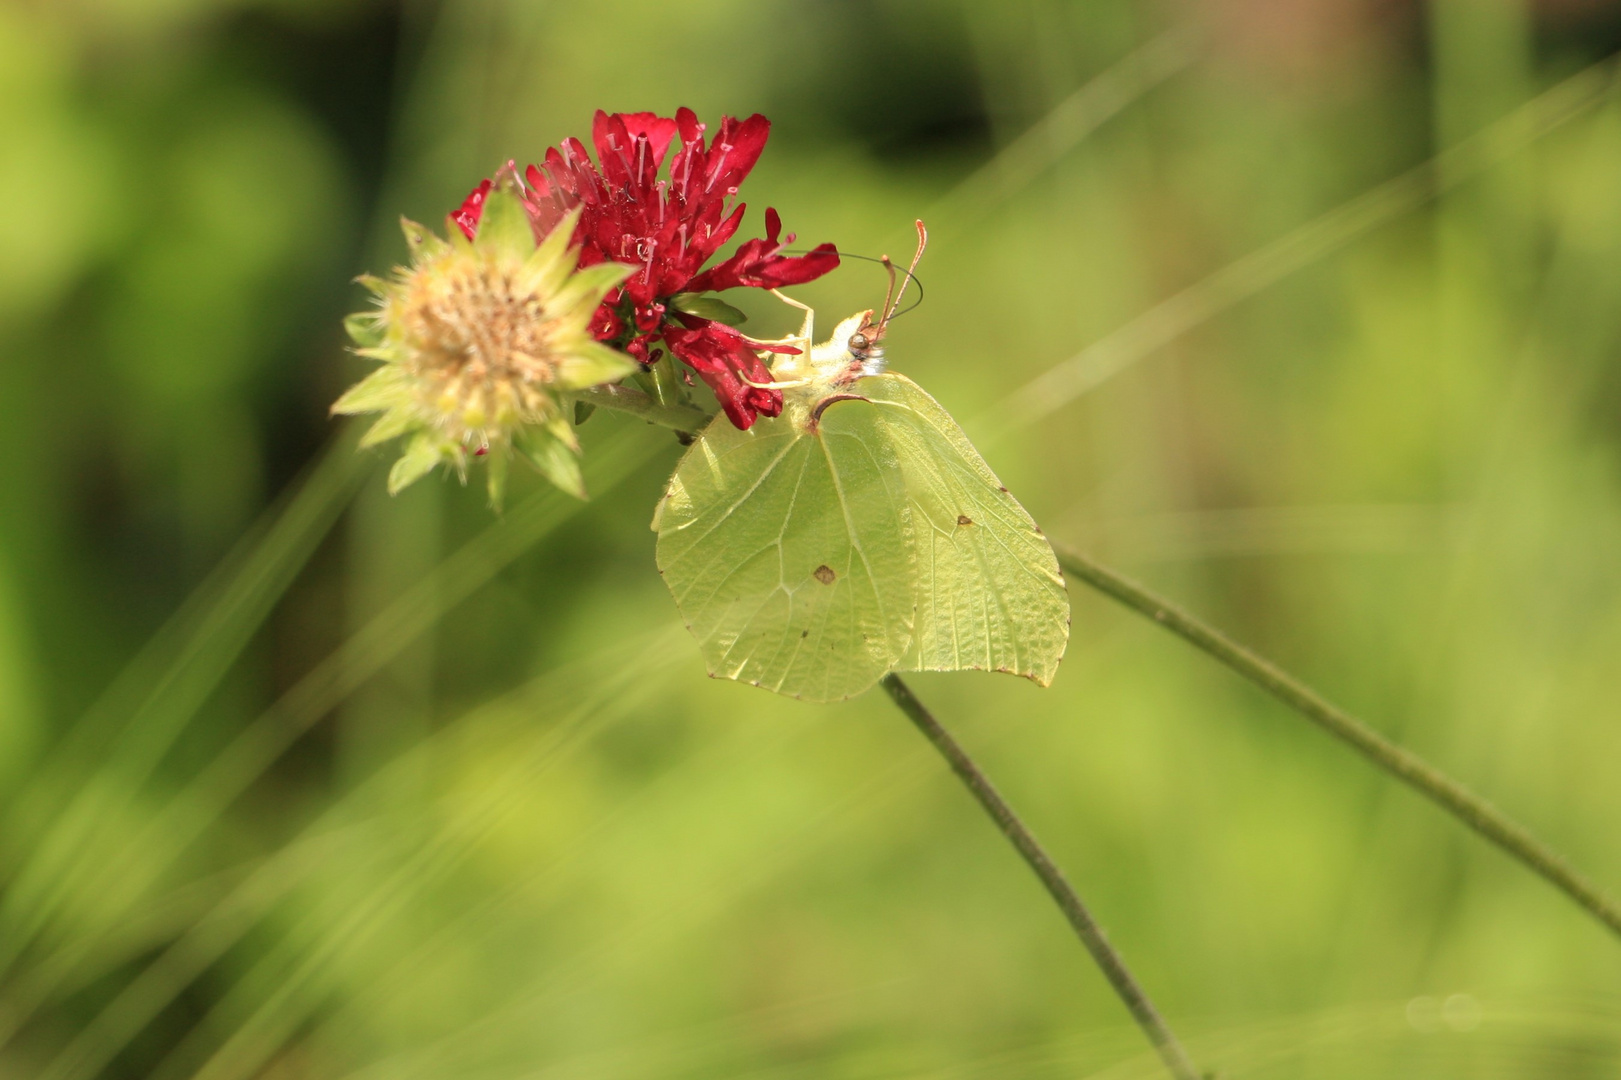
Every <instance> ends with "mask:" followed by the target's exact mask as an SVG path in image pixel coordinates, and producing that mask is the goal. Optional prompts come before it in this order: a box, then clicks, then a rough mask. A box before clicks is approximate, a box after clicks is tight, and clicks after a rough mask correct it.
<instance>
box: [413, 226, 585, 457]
mask: <svg viewBox="0 0 1621 1080" xmlns="http://www.w3.org/2000/svg"><path fill="white" fill-rule="evenodd" d="M530 277H531V275H525V274H524V273H523V267H522V265H521V264H519V263H517V262H515V261H512V260H503V259H491V258H485V257H483V256H481V255H480V254H479V253H475V252H469V251H450V252H446V253H444V254H442V255H441V256H440V257H439V258H437V259H433V260H431V261H430V262H428V263H427V264H426V265H422V266H417V267H414V268H412V269H411V270H409V271H407V272H406V273H405V275H404V276H403V277H402V278H401V279H400V281H399V282H398V285H397V287H396V290H395V292H394V294H393V296H392V297H391V298H390V301H389V304H388V310H387V311H386V313H385V319H386V320H387V321H388V322H389V323H392V324H393V325H394V326H395V327H397V332H398V333H399V334H400V337H401V344H402V345H403V346H404V348H403V349H402V362H403V366H404V368H405V370H406V371H407V372H408V373H409V374H410V375H411V377H412V378H413V380H415V381H416V383H417V385H418V387H419V388H420V393H421V399H420V400H422V401H423V403H424V404H425V405H428V406H429V411H430V412H431V413H432V414H435V415H434V416H433V419H434V421H435V426H436V427H438V428H440V430H443V431H445V432H446V434H449V435H452V436H453V437H458V438H472V437H479V436H482V435H484V433H485V432H486V431H487V430H488V429H491V428H494V429H497V430H504V429H507V428H510V427H511V426H512V425H514V424H516V423H520V422H525V421H533V420H536V419H540V418H543V417H544V416H545V415H547V413H548V412H549V408H548V400H547V395H546V388H547V387H549V386H550V385H551V383H552V382H553V381H554V379H555V378H556V375H557V370H558V366H559V364H560V362H561V357H560V356H559V355H558V352H557V349H556V347H555V343H554V340H553V338H554V333H555V330H556V326H557V324H556V321H555V320H553V319H548V317H547V316H548V312H547V309H546V302H545V299H544V298H543V297H541V296H540V295H539V294H538V293H537V292H536V291H535V288H534V286H533V285H532V284H529V283H528V280H526V279H528V278H530ZM457 429H459V430H457Z"/></svg>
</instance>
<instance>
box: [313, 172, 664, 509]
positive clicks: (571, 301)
mask: <svg viewBox="0 0 1621 1080" xmlns="http://www.w3.org/2000/svg"><path fill="white" fill-rule="evenodd" d="M577 219H578V213H577V212H576V213H573V214H570V215H568V216H567V217H565V218H564V219H563V220H562V222H561V223H560V224H558V226H557V227H556V228H555V229H553V230H552V232H551V233H550V235H548V236H547V237H546V238H545V240H543V241H542V242H541V243H540V244H539V245H538V246H537V245H536V243H535V239H534V236H533V234H532V232H531V230H530V226H529V219H528V216H527V214H525V212H524V208H523V204H522V201H521V200H520V198H519V196H518V194H517V193H516V191H515V190H513V189H512V187H511V186H510V185H509V184H500V185H498V186H497V187H496V188H495V189H494V190H492V191H491V192H490V194H489V197H488V200H487V201H486V203H485V206H484V212H483V218H482V221H481V222H480V223H479V228H478V232H477V235H476V238H475V239H473V240H468V239H467V238H466V236H465V235H464V234H463V233H462V232H461V230H460V229H459V228H457V227H456V226H455V224H454V223H451V224H450V225H449V226H448V227H447V230H446V231H447V233H448V235H449V239H448V240H442V239H440V238H439V237H437V236H435V235H433V234H432V233H430V232H429V231H428V230H427V229H424V228H423V227H422V226H420V225H417V224H415V223H413V222H409V221H406V222H404V223H403V224H404V228H405V238H406V241H407V242H408V243H409V244H410V246H411V248H412V251H413V257H412V262H411V266H410V267H409V268H401V269H399V270H397V271H396V272H395V275H394V278H393V280H390V281H383V280H379V279H377V278H372V277H367V278H362V279H361V280H362V281H363V282H364V283H365V284H366V286H367V287H368V288H370V289H371V290H372V291H373V292H374V293H376V294H377V297H378V307H377V309H376V310H374V311H368V312H364V313H361V314H358V315H352V316H350V317H349V319H348V320H347V321H346V324H345V325H346V326H347V327H348V330H349V333H350V335H351V336H352V337H353V338H354V339H355V341H356V342H357V343H358V344H359V345H360V346H361V347H360V348H358V349H357V350H356V352H358V353H359V354H360V355H361V356H366V357H370V358H371V359H374V360H380V361H382V362H383V366H382V367H381V368H379V369H378V370H376V371H374V372H372V374H371V375H369V376H368V377H367V378H366V379H364V380H363V381H362V382H360V383H359V384H358V385H356V386H354V387H352V388H351V389H350V390H349V392H348V393H346V394H344V395H343V396H342V397H341V398H339V399H338V402H337V404H335V405H333V406H332V411H333V412H335V413H371V412H380V413H382V414H383V415H382V416H381V417H380V418H379V419H378V421H377V422H376V423H375V424H373V425H372V427H371V430H369V431H368V432H367V433H366V436H365V438H363V439H362V440H361V445H362V446H373V445H375V444H377V443H380V442H384V441H386V440H388V439H392V438H394V437H396V436H400V435H409V436H410V441H409V442H408V443H407V444H406V446H405V450H404V452H403V454H402V455H401V457H400V459H399V460H398V461H397V462H395V464H394V468H393V470H392V471H391V472H390V473H389V477H388V487H389V491H390V492H397V491H399V490H400V489H401V488H404V487H405V486H406V485H408V484H411V483H413V482H414V481H416V480H418V479H419V478H421V477H422V476H424V475H425V474H427V473H428V472H430V471H431V470H432V469H433V468H434V466H436V465H438V464H440V463H441V462H444V463H447V464H449V465H451V466H452V467H454V468H455V469H456V471H457V472H458V473H459V474H461V475H462V476H463V477H464V478H465V476H466V470H467V463H468V459H469V458H470V457H479V456H482V457H484V458H485V459H486V460H487V462H488V464H489V491H490V501H491V502H492V503H496V504H499V503H500V501H501V497H502V493H503V489H504V486H505V481H506V467H507V461H508V458H509V457H510V455H511V453H512V451H513V450H516V451H518V452H519V453H520V454H522V455H523V457H524V458H526V459H527V460H528V461H530V462H531V463H532V464H533V465H535V466H536V467H537V468H538V469H539V470H540V471H541V472H542V473H543V474H544V475H545V476H546V477H547V478H548V479H550V480H551V481H552V482H553V483H554V484H556V485H557V486H558V487H560V488H562V489H563V490H565V491H567V492H569V493H570V494H573V495H577V496H579V497H581V498H584V497H585V487H584V484H583V482H582V480H581V477H580V465H579V460H578V455H579V443H578V441H577V440H576V439H575V436H574V429H573V426H572V424H571V423H570V417H569V414H568V411H567V410H566V409H564V408H563V404H562V402H561V400H560V399H559V397H558V395H559V393H560V392H566V391H569V390H579V389H583V388H585V387H588V386H594V385H597V384H599V383H605V382H612V381H614V380H617V379H621V378H623V377H624V376H626V375H628V374H630V373H631V372H633V371H635V370H636V363H635V361H634V360H632V359H631V358H630V357H628V356H626V355H625V354H623V353H621V352H619V351H617V350H615V349H611V348H609V347H607V346H606V345H602V344H600V343H599V342H597V341H596V340H594V339H593V338H592V337H591V334H590V332H589V330H588V329H587V327H588V324H589V323H590V320H591V316H592V314H593V313H594V312H595V311H596V309H597V305H598V304H600V303H601V302H602V298H603V296H604V295H605V294H606V293H607V292H608V291H609V290H610V289H612V288H613V287H614V286H616V285H618V284H619V283H620V282H621V281H623V280H624V279H625V277H626V276H627V275H629V274H630V273H631V272H632V269H633V268H632V267H628V266H624V265H622V264H620V263H602V264H599V265H596V266H592V267H589V268H587V269H584V270H577V269H576V266H577V265H578V262H579V249H578V248H572V247H570V246H569V239H570V237H571V236H572V235H573V233H574V226H575V222H576V221H577Z"/></svg>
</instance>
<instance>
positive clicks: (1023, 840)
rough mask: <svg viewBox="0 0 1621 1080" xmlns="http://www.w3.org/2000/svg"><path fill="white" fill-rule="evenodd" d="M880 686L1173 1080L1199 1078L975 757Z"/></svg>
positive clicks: (917, 708) (896, 684)
mask: <svg viewBox="0 0 1621 1080" xmlns="http://www.w3.org/2000/svg"><path fill="white" fill-rule="evenodd" d="M883 687H884V690H885V691H887V692H888V694H889V696H890V697H891V698H892V699H894V701H895V704H896V705H898V706H900V710H901V712H903V713H905V714H906V716H907V718H908V719H910V720H911V721H912V723H914V724H916V725H917V727H918V730H919V731H921V732H923V735H924V737H925V738H927V739H928V740H929V741H930V742H931V743H933V744H934V748H935V749H936V750H938V751H940V754H941V755H942V756H943V757H944V758H945V759H946V761H947V762H949V763H950V765H951V771H952V772H954V773H956V774H957V776H958V777H959V778H960V779H961V780H962V782H963V783H964V784H966V785H968V790H969V791H971V792H972V793H973V795H974V798H976V799H978V800H979V805H980V806H982V807H984V808H985V812H986V813H987V814H989V815H990V816H991V820H992V821H994V822H996V827H997V828H998V829H1000V830H1002V835H1003V836H1005V837H1007V838H1008V842H1009V843H1011V844H1012V845H1013V846H1014V848H1016V849H1017V850H1018V852H1019V854H1020V855H1021V856H1023V857H1024V861H1025V862H1026V863H1028V864H1029V866H1030V869H1032V870H1034V871H1035V872H1036V876H1037V877H1038V878H1040V879H1041V883H1042V884H1043V885H1045V886H1046V887H1047V892H1048V893H1050V894H1051V895H1052V898H1053V900H1054V901H1056V902H1057V904H1058V907H1059V910H1061V911H1062V912H1063V913H1064V918H1066V919H1068V920H1069V924H1070V926H1072V927H1074V929H1075V934H1076V936H1077V937H1079V938H1080V939H1081V944H1083V945H1085V946H1086V951H1087V952H1089V953H1091V954H1092V959H1093V960H1095V961H1096V962H1097V965H1098V967H1100V968H1102V969H1103V975H1104V977H1105V978H1107V979H1108V980H1109V985H1111V986H1113V987H1114V991H1115V993H1116V994H1118V995H1120V1000H1121V1001H1123V1002H1125V1003H1126V1008H1127V1009H1128V1010H1130V1012H1131V1016H1132V1019H1133V1020H1136V1021H1137V1026H1138V1027H1140V1028H1142V1029H1143V1034H1145V1035H1147V1036H1148V1041H1149V1042H1151V1043H1153V1044H1154V1049H1155V1050H1157V1051H1159V1056H1160V1057H1161V1059H1163V1060H1164V1062H1165V1067H1166V1069H1168V1070H1169V1071H1170V1073H1171V1075H1172V1076H1174V1077H1176V1078H1177V1080H1199V1070H1198V1069H1196V1068H1194V1066H1193V1062H1192V1060H1190V1059H1189V1057H1188V1055H1187V1051H1185V1050H1183V1049H1182V1044H1181V1043H1180V1042H1178V1041H1177V1038H1176V1036H1175V1035H1173V1034H1171V1029H1170V1028H1168V1027H1166V1025H1165V1020H1164V1019H1163V1018H1162V1017H1161V1016H1160V1014H1159V1010H1158V1009H1156V1008H1154V1004H1153V1002H1151V1001H1149V1000H1148V995H1147V994H1145V993H1144V992H1143V988H1142V987H1141V986H1139V985H1138V984H1137V980H1136V979H1135V978H1134V977H1133V976H1132V974H1131V971H1130V970H1129V969H1127V967H1126V962H1125V961H1124V960H1122V959H1121V957H1120V954H1119V953H1117V952H1115V950H1114V946H1112V945H1110V944H1109V939H1108V938H1107V937H1106V936H1105V935H1104V933H1103V930H1102V928H1100V927H1099V926H1098V924H1097V922H1096V920H1094V919H1093V918H1092V913H1091V912H1089V911H1087V910H1086V905H1085V904H1083V903H1081V898H1080V897H1079V896H1077V895H1076V894H1075V890H1074V888H1073V887H1071V885H1070V883H1069V882H1068V881H1067V880H1066V879H1065V878H1064V874H1063V872H1062V871H1061V870H1059V869H1058V867H1057V866H1056V865H1054V864H1053V861H1052V859H1051V858H1050V857H1049V856H1048V855H1047V852H1046V851H1044V850H1043V849H1042V847H1041V844H1040V843H1038V842H1037V841H1036V838H1035V837H1034V836H1033V835H1032V834H1031V832H1030V830H1029V829H1028V828H1026V827H1025V824H1024V822H1022V821H1020V820H1019V816H1018V815H1017V814H1015V813H1014V812H1013V808H1012V807H1011V806H1009V805H1008V804H1007V802H1006V800H1004V799H1003V798H1002V796H1001V795H1000V794H999V793H998V792H997V790H996V788H995V787H994V786H993V785H992V784H991V782H990V780H989V779H988V778H987V777H986V776H985V774H984V773H983V772H981V771H980V769H979V766H978V765H976V764H974V759H973V758H971V757H969V756H968V752H967V751H965V750H964V749H963V748H962V747H961V746H960V745H958V743H957V740H955V739H953V738H952V737H951V733H950V732H949V731H947V730H946V729H945V728H943V727H941V726H940V722H939V721H938V720H936V719H935V718H934V717H933V715H931V714H930V712H929V710H928V709H927V708H925V707H924V705H923V703H922V702H921V701H919V700H918V699H917V697H916V695H914V694H913V693H912V690H911V688H910V687H908V686H907V685H906V684H905V683H904V682H902V681H901V679H900V677H899V676H898V675H895V674H894V673H890V674H888V675H885V676H884V678H883Z"/></svg>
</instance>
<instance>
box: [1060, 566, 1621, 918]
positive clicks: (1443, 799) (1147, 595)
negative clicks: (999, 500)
mask: <svg viewBox="0 0 1621 1080" xmlns="http://www.w3.org/2000/svg"><path fill="white" fill-rule="evenodd" d="M1056 550H1057V552H1058V565H1059V566H1061V567H1063V569H1064V572H1065V573H1067V574H1069V575H1071V576H1072V577H1077V578H1080V579H1081V580H1082V581H1084V582H1086V583H1087V584H1088V585H1091V586H1092V587H1093V588H1095V589H1097V590H1098V591H1100V592H1103V593H1106V594H1107V595H1109V596H1111V597H1113V598H1114V599H1116V600H1118V601H1120V602H1121V603H1122V604H1125V605H1126V606H1127V607H1129V608H1131V609H1132V610H1134V611H1137V612H1139V613H1141V614H1143V615H1146V616H1148V617H1149V618H1150V619H1153V620H1154V621H1155V622H1157V623H1159V624H1160V625H1161V626H1163V627H1165V628H1166V629H1167V630H1169V631H1171V632H1172V633H1173V634H1176V635H1177V636H1178V637H1180V638H1182V639H1183V640H1184V641H1187V642H1189V643H1190V644H1192V645H1193V646H1194V647H1196V648H1198V649H1200V650H1202V651H1204V652H1205V653H1208V654H1209V655H1210V656H1213V657H1215V658H1216V659H1217V660H1219V661H1221V662H1222V663H1223V664H1226V665H1227V666H1228V667H1230V668H1232V669H1233V670H1234V671H1236V672H1238V673H1239V674H1240V675H1242V676H1244V678H1246V679H1248V680H1249V681H1250V682H1252V683H1254V684H1255V685H1256V686H1259V687H1260V688H1261V689H1262V690H1265V691H1266V692H1267V693H1269V694H1271V695H1272V696H1273V697H1275V698H1277V699H1278V700H1279V701H1281V702H1283V703H1284V704H1285V705H1288V706H1289V707H1290V708H1292V709H1294V710H1295V711H1297V712H1299V713H1300V714H1301V715H1303V716H1305V717H1306V718H1307V719H1308V720H1311V721H1313V722H1314V723H1316V724H1317V725H1318V726H1320V727H1322V728H1323V729H1324V730H1326V731H1327V732H1328V733H1329V734H1331V735H1334V736H1336V737H1337V738H1339V739H1341V740H1342V741H1344V742H1346V743H1348V744H1350V746H1351V747H1352V748H1354V749H1356V750H1358V751H1360V752H1361V753H1362V754H1363V755H1364V756H1365V757H1367V758H1368V760H1370V761H1372V762H1373V763H1374V764H1375V765H1377V766H1379V768H1381V769H1384V770H1385V771H1386V772H1388V773H1390V774H1391V775H1392V776H1394V777H1396V779H1398V780H1401V781H1402V782H1403V783H1405V784H1407V785H1408V786H1409V787H1411V788H1413V789H1414V790H1415V791H1417V792H1419V793H1420V794H1421V795H1424V796H1425V797H1427V798H1429V799H1431V800H1432V801H1434V802H1436V803H1438V804H1440V805H1441V806H1442V807H1443V808H1444V809H1446V810H1449V811H1451V812H1452V814H1453V815H1454V816H1456V817H1457V818H1458V819H1459V820H1460V821H1462V822H1463V823H1464V824H1465V825H1467V826H1469V827H1470V828H1471V829H1473V830H1475V831H1476V832H1477V833H1479V834H1480V835H1481V836H1484V837H1485V838H1486V839H1487V840H1490V841H1491V842H1492V843H1494V844H1496V845H1497V846H1498V847H1500V848H1502V849H1503V850H1504V851H1506V852H1508V853H1509V854H1510V855H1512V856H1513V857H1514V858H1516V859H1518V860H1519V861H1520V862H1522V863H1524V864H1525V866H1526V867H1528V868H1529V869H1530V870H1531V871H1532V872H1534V873H1536V874H1539V875H1541V877H1542V878H1543V879H1544V880H1546V881H1547V882H1549V883H1550V884H1551V885H1553V886H1554V888H1556V889H1558V890H1559V891H1560V892H1562V893H1564V894H1565V895H1566V896H1568V897H1570V898H1571V899H1572V900H1574V901H1576V903H1578V904H1580V905H1581V906H1582V907H1584V908H1586V909H1587V910H1588V912H1590V913H1591V914H1592V915H1593V916H1594V917H1595V918H1597V919H1598V920H1599V921H1600V922H1602V923H1603V924H1604V925H1605V926H1606V927H1608V928H1609V929H1610V930H1611V931H1612V932H1613V933H1615V934H1617V935H1621V904H1617V902H1616V901H1615V900H1614V899H1612V898H1611V897H1609V896H1607V895H1606V894H1605V893H1604V892H1603V890H1601V889H1600V888H1599V887H1598V886H1597V885H1595V884H1594V883H1593V882H1592V881H1589V880H1588V879H1587V877H1586V876H1585V875H1583V874H1582V873H1580V872H1579V871H1577V870H1576V868H1575V867H1573V866H1571V865H1570V863H1568V862H1566V861H1565V859H1564V857H1563V856H1561V855H1559V854H1558V853H1557V852H1555V851H1554V850H1553V849H1552V848H1550V847H1548V845H1546V844H1544V843H1543V842H1542V841H1540V840H1538V839H1537V838H1536V837H1535V836H1533V835H1532V834H1531V832H1530V830H1528V829H1526V828H1525V827H1524V826H1523V825H1520V824H1519V823H1518V822H1516V821H1514V820H1513V819H1511V818H1509V817H1508V816H1507V815H1505V814H1504V813H1503V812H1502V811H1501V810H1498V809H1497V808H1496V807H1494V806H1493V805H1492V804H1491V803H1489V802H1487V801H1486V800H1485V799H1483V798H1481V797H1480V796H1479V795H1476V794H1475V793H1474V792H1472V791H1470V790H1469V789H1468V788H1466V787H1464V786H1463V785H1462V784H1460V783H1458V782H1457V781H1456V780H1453V779H1452V778H1451V777H1449V776H1447V775H1446V774H1445V773H1443V772H1441V771H1440V770H1439V769H1437V768H1435V767H1434V766H1433V765H1431V764H1429V763H1428V762H1426V761H1425V760H1424V759H1422V758H1420V757H1419V756H1418V755H1416V754H1414V753H1413V752H1411V751H1410V750H1405V749H1403V748H1402V747H1400V746H1397V745H1396V744H1395V743H1393V742H1391V741H1390V740H1389V739H1386V738H1385V737H1384V736H1383V735H1380V734H1379V733H1378V732H1377V731H1375V730H1373V728H1371V727H1369V726H1368V725H1367V724H1365V723H1364V722H1362V721H1361V720H1359V719H1357V718H1356V717H1354V716H1352V715H1351V714H1350V713H1348V712H1346V711H1344V710H1343V709H1340V708H1338V707H1337V706H1335V705H1333V704H1331V703H1330V702H1329V701H1327V700H1326V699H1324V698H1323V697H1322V696H1321V695H1319V694H1318V693H1317V692H1316V691H1314V690H1312V689H1311V688H1310V687H1309V686H1307V685H1305V684H1304V683H1302V682H1301V681H1300V680H1298V679H1296V678H1294V677H1293V676H1291V675H1289V674H1288V673H1287V672H1285V671H1283V670H1282V669H1280V668H1279V667H1278V666H1277V665H1276V664H1273V663H1272V662H1270V661H1269V660H1266V659H1265V658H1263V657H1261V656H1259V655H1257V654H1255V653H1253V652H1251V651H1250V650H1249V649H1246V648H1244V646H1242V645H1240V644H1238V643H1237V642H1235V641H1233V640H1232V639H1231V638H1229V637H1227V636H1226V635H1225V634H1222V633H1221V632H1220V631H1219V630H1216V629H1214V628H1212V627H1209V626H1206V625H1205V624H1204V623H1202V622H1200V621H1199V620H1198V619H1196V618H1194V617H1193V616H1192V615H1190V614H1188V613H1187V612H1186V611H1183V610H1182V609H1181V608H1179V607H1177V606H1176V605H1175V604H1173V603H1171V602H1170V601H1169V600H1166V599H1165V598H1164V597H1161V596H1157V595H1155V594H1154V593H1152V592H1150V591H1149V590H1147V589H1145V588H1143V587H1142V586H1141V585H1138V584H1137V583H1136V582H1134V581H1131V580H1130V579H1128V578H1125V577H1122V576H1121V575H1119V574H1117V573H1115V572H1114V571H1113V570H1110V569H1108V568H1106V567H1103V566H1100V565H1098V564H1097V563H1095V562H1093V561H1092V560H1091V559H1089V558H1087V557H1086V556H1084V555H1082V554H1080V553H1079V552H1076V551H1072V550H1069V549H1066V548H1057V549H1056Z"/></svg>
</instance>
